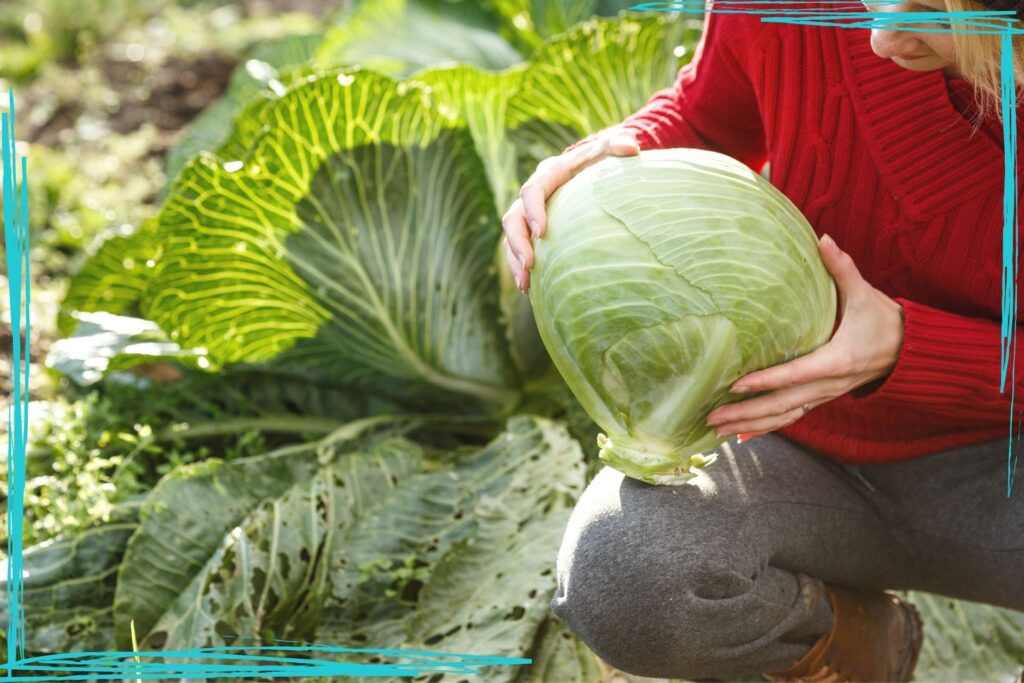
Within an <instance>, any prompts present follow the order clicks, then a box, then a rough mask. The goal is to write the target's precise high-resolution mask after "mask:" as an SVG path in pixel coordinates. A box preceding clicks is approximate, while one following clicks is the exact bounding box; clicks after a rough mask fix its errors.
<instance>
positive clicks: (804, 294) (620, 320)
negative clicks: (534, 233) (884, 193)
mask: <svg viewBox="0 0 1024 683" xmlns="http://www.w3.org/2000/svg"><path fill="white" fill-rule="evenodd" d="M547 212H548V227H547V231H546V233H545V236H544V237H543V238H542V239H539V240H535V244H534V248H535V263H534V267H533V271H532V275H531V280H530V302H531V304H532V307H533V311H534V316H535V318H536V321H537V327H538V329H539V331H540V335H541V338H542V339H543V341H544V345H545V346H546V347H547V349H548V352H549V353H550V355H551V358H552V360H553V361H554V364H555V366H556V367H557V368H558V370H559V372H560V373H561V375H562V377H563V378H564V379H565V381H566V383H567V384H568V385H569V388H570V389H572V391H573V393H574V394H575V395H576V398H577V399H578V400H579V401H580V403H581V404H582V406H583V407H584V409H586V411H587V413H588V414H589V415H590V417H591V418H592V419H593V420H594V422H596V423H597V424H598V426H599V427H600V428H601V429H602V430H604V432H605V433H604V434H601V435H599V436H598V445H599V447H600V449H601V450H600V454H599V456H600V458H601V460H602V461H603V462H605V463H606V464H608V465H610V466H612V467H614V468H616V469H618V470H620V471H622V472H623V473H625V474H626V475H628V476H630V477H633V478H636V479H640V480H642V481H646V482H648V483H652V484H678V483H682V482H685V481H687V480H689V479H691V478H693V477H694V476H695V475H696V472H697V470H698V469H699V468H701V467H703V466H705V465H707V464H709V463H710V462H711V461H712V460H713V459H714V454H713V453H712V452H711V451H713V449H715V448H716V447H717V446H718V445H720V444H721V443H723V442H724V441H725V439H721V438H718V437H716V436H715V432H714V429H713V428H711V427H708V426H707V425H706V424H705V420H706V419H707V415H708V413H710V412H711V411H712V410H713V409H715V408H716V407H718V406H720V405H723V404H726V403H731V402H734V401H739V400H742V399H743V398H746V397H748V396H741V395H737V394H733V393H731V392H730V391H729V387H730V386H732V384H733V382H735V381H736V380H737V379H738V378H740V377H741V376H743V375H745V374H747V373H749V372H753V371H754V370H758V369H761V368H765V367H769V366H772V365H777V364H780V363H784V362H786V361H789V360H792V359H794V358H796V357H798V356H801V355H804V354H806V353H809V352H810V351H812V350H814V349H815V348H817V347H818V346H820V345H821V344H823V343H825V342H826V341H827V340H828V339H829V337H830V336H831V333H832V329H833V324H834V321H835V314H836V290H835V284H834V282H833V281H832V278H831V276H830V275H829V273H828V271H827V269H826V268H825V265H824V263H822V261H821V257H820V255H819V253H818V246H817V239H816V237H815V234H814V231H813V230H812V229H811V226H810V225H809V224H808V223H807V220H806V219H805V218H804V217H803V215H802V214H801V213H800V211H799V210H798V209H797V208H796V207H795V206H794V205H793V204H792V203H791V202H790V201H789V200H788V199H787V198H786V197H785V196H784V195H783V194H782V193H781V192H779V191H778V190H777V189H775V188H774V187H773V186H772V185H771V184H770V183H769V182H768V181H767V180H765V179H764V178H763V177H761V176H760V175H758V174H757V173H755V172H754V171H752V170H751V169H750V168H748V167H747V166H745V165H744V164H742V163H740V162H739V161H736V160H735V159H732V158H730V157H727V156H724V155H722V154H718V153H715V152H708V151H703V150H696V149H662V150H649V151H644V152H641V153H640V154H639V155H637V156H632V157H608V158H606V159H604V160H602V161H600V162H598V163H596V164H594V165H592V166H590V167H588V168H586V169H584V170H583V171H581V172H580V173H579V174H578V175H576V177H575V178H573V179H572V180H570V181H569V182H567V183H566V184H564V185H563V186H562V187H561V188H559V189H558V191H557V192H555V193H554V195H553V196H552V197H551V199H550V200H549V202H548V207H547Z"/></svg>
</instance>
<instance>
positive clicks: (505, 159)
mask: <svg viewBox="0 0 1024 683" xmlns="http://www.w3.org/2000/svg"><path fill="white" fill-rule="evenodd" d="M524 73H525V68H524V67H522V66H518V67H513V68H510V69H507V70H505V71H501V72H487V71H483V70H481V69H478V68H476V67H473V66H467V65H457V66H451V67H438V68H431V69H428V70H424V71H419V72H417V73H415V74H413V75H412V76H410V77H409V81H413V82H417V83H422V84H423V85H425V86H427V87H429V88H430V96H431V98H433V100H434V102H435V103H436V104H437V105H438V106H441V107H447V108H449V109H451V110H452V111H454V112H457V113H458V115H459V117H461V118H462V120H463V121H465V123H466V127H467V128H468V129H469V132H470V135H472V136H473V144H474V147H475V148H476V152H477V154H478V155H479V157H480V159H481V161H483V164H484V169H485V170H486V171H487V179H488V180H489V181H490V187H491V191H492V192H493V194H494V208H495V211H496V213H497V215H498V216H501V215H502V214H504V213H505V211H506V210H507V209H508V207H509V205H510V204H511V203H512V199H513V197H514V196H515V195H516V193H517V192H518V189H519V186H520V185H521V184H522V180H523V179H520V178H519V177H517V174H516V150H515V146H514V145H513V144H512V141H511V140H510V139H509V138H508V135H507V132H506V130H505V120H506V118H507V117H508V107H509V103H510V102H511V100H512V99H513V98H514V97H515V96H516V94H517V93H518V92H519V89H520V88H521V87H522V83H523V75H524Z"/></svg>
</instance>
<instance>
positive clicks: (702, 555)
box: [551, 434, 1024, 678]
mask: <svg viewBox="0 0 1024 683" xmlns="http://www.w3.org/2000/svg"><path fill="white" fill-rule="evenodd" d="M695 482H696V483H690V484H685V485H682V486H652V485H649V484H645V483H642V482H639V481H636V480H634V479H630V478H628V477H624V476H623V475H622V474H620V473H619V472H617V471H615V470H613V469H611V468H607V467H606V468H604V469H603V470H601V472H600V473H599V474H598V475H597V476H596V477H595V478H594V480H593V481H592V482H591V483H590V485H589V486H588V487H587V489H586V491H585V492H584V493H583V496H582V497H581V499H580V501H579V503H578V504H577V506H576V509H575V510H574V512H573V514H572V517H571V519H570V521H569V525H568V528H567V529H566V532H565V536H564V539H563V541H562V547H561V550H560V551H559V555H558V563H557V569H558V590H557V592H556V593H555V596H554V598H553V600H552V603H551V607H552V610H553V611H554V613H555V614H556V615H557V616H558V617H559V618H561V619H563V620H564V621H565V622H566V623H567V625H568V626H569V628H570V629H571V630H572V631H573V632H575V633H576V634H577V635H578V636H579V637H580V638H581V639H582V640H583V642H585V643H586V644H587V645H588V646H589V647H590V648H591V649H592V650H593V651H594V652H596V653H597V654H598V656H600V657H601V658H602V659H604V660H605V661H606V662H608V663H609V664H611V665H612V666H614V667H616V668H618V669H620V670H622V671H625V672H627V673H632V674H636V675H641V676H652V677H662V678H709V677H717V676H730V675H747V674H751V673H757V672H760V671H765V670H768V671H770V670H777V669H781V668H785V667H787V666H789V665H790V664H792V663H793V662H794V661H796V660H797V659H799V658H800V657H801V656H802V655H803V654H804V653H805V652H806V651H807V650H808V648H809V646H810V645H811V644H812V643H813V642H814V641H815V640H817V638H818V637H819V636H820V635H822V634H824V633H827V632H828V631H830V630H831V628H832V623H833V617H832V610H831V606H830V605H829V603H828V598H827V596H826V595H825V593H824V587H823V582H824V583H833V584H844V585H848V586H859V587H864V588H869V587H870V588H882V589H894V590H902V589H913V590H919V591H927V592H933V593H939V594H942V595H947V596H950V597H955V598H961V599H966V600H973V601H977V602H986V603H990V604H993V605H998V606H1001V607H1008V608H1012V609H1018V610H1024V459H1022V462H1021V463H1020V466H1018V467H1017V470H1016V473H1015V474H1014V486H1013V492H1012V495H1011V496H1010V497H1009V498H1008V497H1007V495H1006V488H1007V485H1006V484H1007V442H1005V441H1000V442H993V443H986V444H979V445H974V446H967V447H964V448H958V449H955V450H950V451H946V452H942V453H937V454H934V455H928V456H924V457H919V458H914V459H911V460H905V461H901V462H896V463H888V464H884V465H862V466H851V465H841V464H838V463H836V462H834V461H832V460H829V459H826V458H824V457H822V456H819V455H815V454H813V453H809V452H807V451H805V450H803V449H801V448H800V447H798V446H796V445H795V444H793V443H792V442H790V441H788V440H786V439H784V438H783V437H781V436H778V435H775V434H766V435H764V436H761V437H758V438H755V439H753V440H751V441H748V442H746V443H744V444H742V445H738V444H736V442H735V441H730V442H728V443H726V444H724V445H723V446H721V447H720V450H719V456H718V460H717V461H716V462H715V463H714V464H712V465H710V466H709V467H708V469H707V471H706V476H705V475H704V474H702V475H701V476H700V477H699V478H698V479H697V480H695Z"/></svg>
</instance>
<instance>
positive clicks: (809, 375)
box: [731, 341, 853, 394]
mask: <svg viewBox="0 0 1024 683" xmlns="http://www.w3.org/2000/svg"><path fill="white" fill-rule="evenodd" d="M852 365H853V361H852V360H851V358H850V356H849V354H848V353H847V352H845V351H844V350H843V347H842V346H841V345H840V344H838V343H836V342H834V341H831V342H828V343H827V344H824V345H823V346H819V347H818V348H816V349H815V350H814V351H811V352H810V353H808V354H807V355H805V356H800V357H799V358H797V359H795V360H791V361H789V362H788V363H782V364H781V365H774V366H772V367H770V368H765V369H764V370H757V371H756V372H752V373H750V374H749V375H744V376H743V377H740V378H739V379H738V380H736V382H735V383H734V384H733V385H732V388H731V391H732V392H733V393H734V394H745V393H751V392H757V391H770V390H773V389H782V388H785V387H792V386H797V385H800V384H808V383H810V382H814V381H816V380H820V379H827V378H833V377H841V376H843V375H845V374H847V373H848V372H849V371H850V369H851V367H852Z"/></svg>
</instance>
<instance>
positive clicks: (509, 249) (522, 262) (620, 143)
mask: <svg viewBox="0 0 1024 683" xmlns="http://www.w3.org/2000/svg"><path fill="white" fill-rule="evenodd" d="M639 153H640V145H639V144H638V143H637V141H636V137H635V136H634V135H633V133H632V132H631V131H629V130H626V129H624V128H617V127H613V128H609V129H607V130H605V131H602V132H601V133H598V134H597V135H596V136H595V137H594V138H592V139H591V140H590V141H584V142H582V143H581V144H579V145H578V146H577V145H573V146H572V147H569V148H568V149H566V151H564V152H562V153H561V154H559V155H558V156H554V157H548V158H547V159H544V160H543V161H541V162H540V163H539V164H537V170H536V171H534V172H533V175H531V176H530V177H529V179H528V180H527V181H526V182H525V183H523V187H522V188H521V189H520V190H519V199H517V200H516V201H515V202H513V203H512V206H511V207H510V208H509V210H508V211H506V212H505V215H504V216H502V219H501V227H502V229H503V230H504V231H505V240H504V243H505V260H506V261H507V262H508V267H509V269H510V270H511V271H512V276H513V277H514V278H515V280H516V284H517V285H518V286H519V290H520V291H521V292H522V293H523V294H526V293H527V292H528V291H529V290H530V268H532V267H533V244H532V243H531V241H530V236H531V234H532V235H533V236H534V237H538V238H539V237H543V236H544V230H545V228H546V227H547V216H546V214H545V211H544V209H545V206H546V205H547V201H548V198H549V197H550V196H551V195H552V194H554V193H555V190H557V189H558V188H559V187H561V186H562V185H564V184H565V183H566V182H568V181H569V180H570V179H571V178H573V177H574V176H575V175H576V174H577V173H579V172H580V171H582V170H583V169H585V168H586V167H587V166H590V165H591V164H593V163H596V162H598V161H600V160H601V159H603V158H604V157H606V156H633V155H635V154H639Z"/></svg>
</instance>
